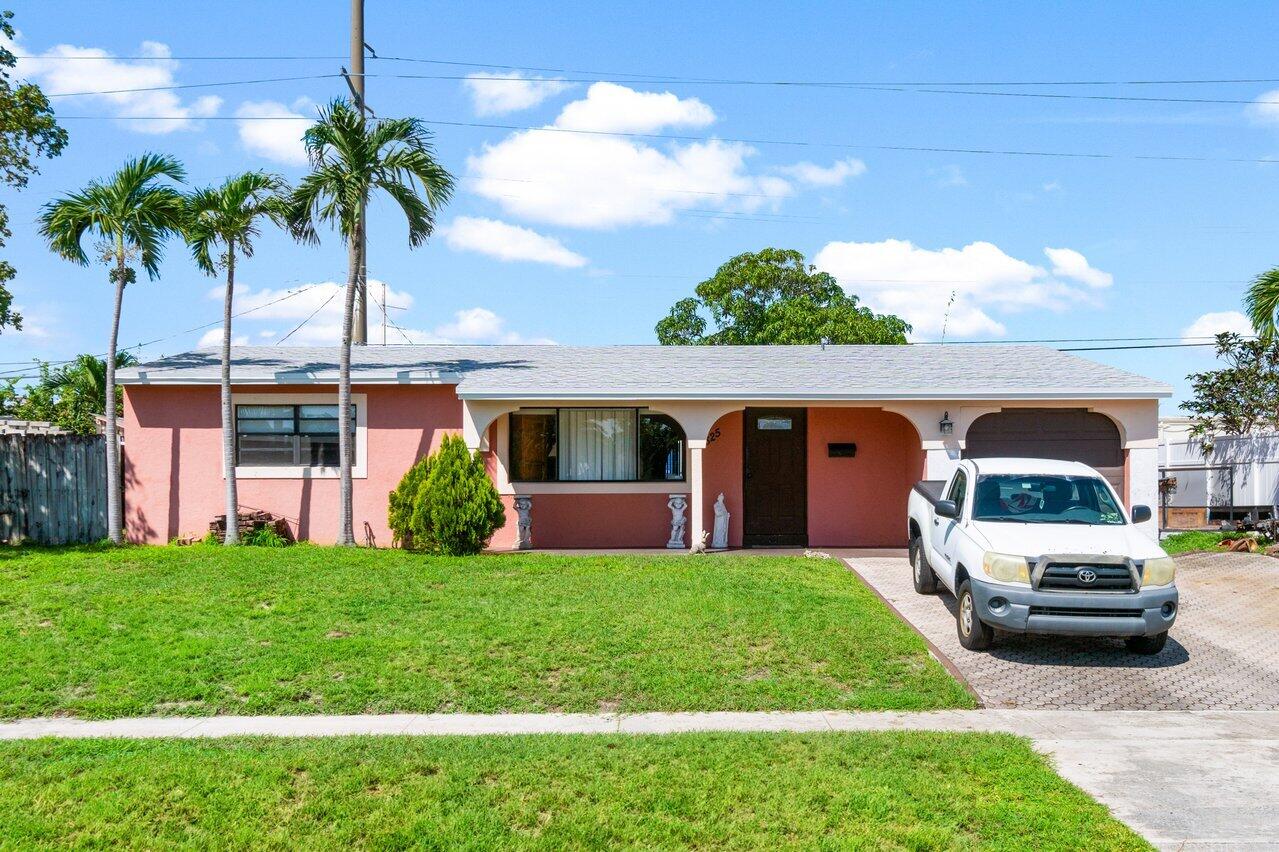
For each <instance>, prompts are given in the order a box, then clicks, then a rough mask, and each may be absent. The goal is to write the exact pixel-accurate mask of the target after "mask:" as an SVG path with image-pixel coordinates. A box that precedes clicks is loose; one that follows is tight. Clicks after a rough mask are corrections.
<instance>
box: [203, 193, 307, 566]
mask: <svg viewBox="0 0 1279 852" xmlns="http://www.w3.org/2000/svg"><path fill="white" fill-rule="evenodd" d="M287 192H288V184H286V183H285V182H284V179H283V178H281V177H278V176H276V175H270V174H266V173H264V172H246V173H244V174H241V175H235V176H234V177H229V178H227V179H226V181H224V182H223V184H222V185H221V186H218V187H207V188H205V189H198V190H196V191H195V192H194V193H192V194H191V195H190V196H189V197H188V198H187V220H186V225H185V228H186V240H187V242H188V243H189V244H190V246H191V256H192V257H193V258H194V259H195V264H196V266H198V267H200V269H201V271H203V272H206V273H208V274H209V275H216V274H217V272H218V267H219V266H220V267H222V268H223V269H225V270H226V294H225V296H224V297H223V300H222V470H223V472H224V475H225V477H226V519H227V521H226V537H225V538H224V539H223V543H224V544H228V545H232V544H239V543H240V530H239V525H238V524H237V523H236V517H237V513H238V510H239V505H240V503H239V499H238V497H237V496H236V486H235V426H234V420H233V418H232V414H231V305H232V302H233V299H234V295H235V256H236V252H239V253H240V254H242V255H244V256H245V257H252V256H253V240H254V239H256V238H257V237H258V236H260V234H261V231H260V230H259V223H260V222H261V221H262V220H264V219H265V220H267V221H269V222H272V223H274V224H276V225H279V226H281V227H285V226H286V225H287V221H288V220H287V214H288V198H287V195H286V193H287Z"/></svg>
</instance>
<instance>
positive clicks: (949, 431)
mask: <svg viewBox="0 0 1279 852" xmlns="http://www.w3.org/2000/svg"><path fill="white" fill-rule="evenodd" d="M937 427H938V428H939V429H941V433H942V434H943V435H953V434H955V424H954V423H953V422H951V419H950V412H949V411H943V412H942V415H941V422H940V423H938V424H937Z"/></svg>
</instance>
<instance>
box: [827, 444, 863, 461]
mask: <svg viewBox="0 0 1279 852" xmlns="http://www.w3.org/2000/svg"><path fill="white" fill-rule="evenodd" d="M826 455H828V456H830V457H831V458H833V459H851V458H852V457H853V456H855V455H857V445H856V444H852V443H848V444H827V445H826Z"/></svg>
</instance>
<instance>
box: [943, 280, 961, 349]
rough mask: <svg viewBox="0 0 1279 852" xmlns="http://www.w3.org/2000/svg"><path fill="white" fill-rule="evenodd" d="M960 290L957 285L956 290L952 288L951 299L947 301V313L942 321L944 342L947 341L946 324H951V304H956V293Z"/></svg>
mask: <svg viewBox="0 0 1279 852" xmlns="http://www.w3.org/2000/svg"><path fill="white" fill-rule="evenodd" d="M958 292H959V288H958V287H956V288H955V289H954V290H951V291H950V301H949V302H947V303H946V314H945V316H943V317H942V321H941V342H942V343H945V342H946V326H948V325H950V307H951V305H953V304H955V294H956V293H958Z"/></svg>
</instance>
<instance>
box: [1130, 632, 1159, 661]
mask: <svg viewBox="0 0 1279 852" xmlns="http://www.w3.org/2000/svg"><path fill="white" fill-rule="evenodd" d="M1124 644H1125V645H1127V646H1128V650H1129V651H1131V652H1132V653H1134V654H1144V655H1147V656H1148V655H1150V654H1158V653H1159V652H1160V651H1162V650H1163V649H1164V645H1167V644H1168V631H1167V630H1165V631H1164V632H1163V633H1156V634H1155V635H1154V636H1129V637H1128V638H1127V639H1125V640H1124Z"/></svg>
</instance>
